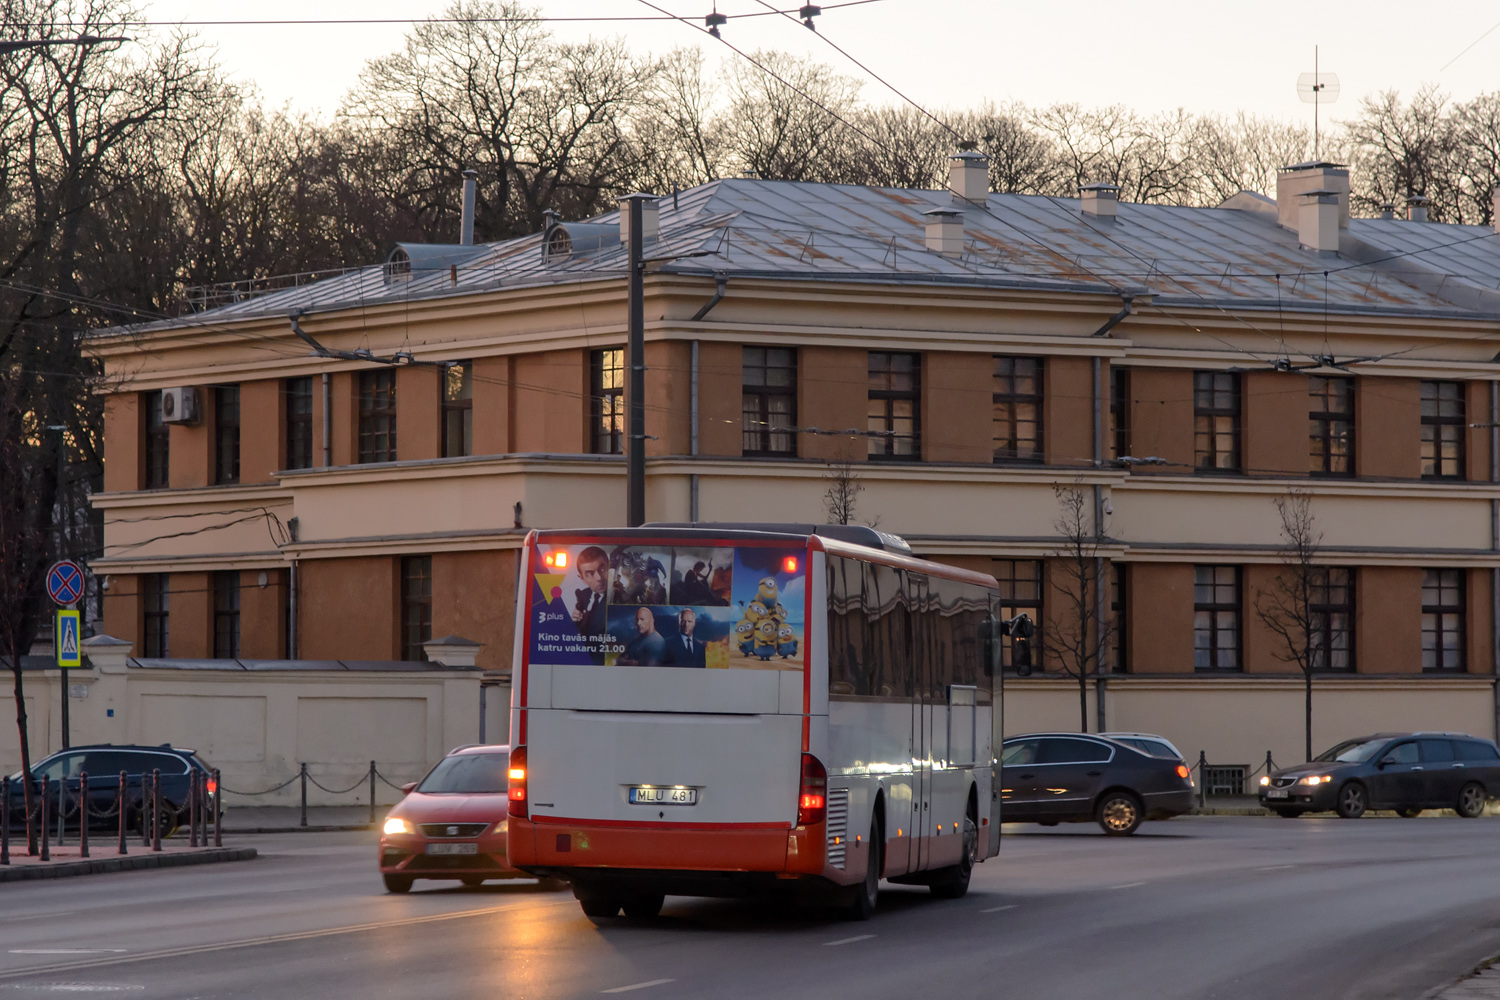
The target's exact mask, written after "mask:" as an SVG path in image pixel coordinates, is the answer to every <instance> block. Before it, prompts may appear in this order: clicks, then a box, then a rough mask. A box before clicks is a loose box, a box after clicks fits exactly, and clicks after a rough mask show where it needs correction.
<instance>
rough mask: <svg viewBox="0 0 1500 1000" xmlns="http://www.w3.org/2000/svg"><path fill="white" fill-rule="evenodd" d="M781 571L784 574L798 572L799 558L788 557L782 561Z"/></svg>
mask: <svg viewBox="0 0 1500 1000" xmlns="http://www.w3.org/2000/svg"><path fill="white" fill-rule="evenodd" d="M781 571H782V572H783V573H795V572H797V557H796V556H787V557H786V558H785V559H783V560H781Z"/></svg>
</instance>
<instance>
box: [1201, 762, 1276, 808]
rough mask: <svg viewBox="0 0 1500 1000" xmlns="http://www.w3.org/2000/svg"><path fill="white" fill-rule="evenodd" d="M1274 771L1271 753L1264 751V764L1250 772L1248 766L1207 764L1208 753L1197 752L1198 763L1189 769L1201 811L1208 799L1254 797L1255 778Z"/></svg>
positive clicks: (1274, 764)
mask: <svg viewBox="0 0 1500 1000" xmlns="http://www.w3.org/2000/svg"><path fill="white" fill-rule="evenodd" d="M1274 770H1276V761H1274V760H1272V759H1271V751H1269V750H1267V751H1266V759H1265V762H1264V763H1262V764H1260V765H1258V766H1256V768H1255V769H1254V770H1251V768H1250V765H1249V764H1210V763H1209V762H1208V751H1206V750H1199V751H1198V762H1197V763H1196V764H1194V765H1193V766H1192V768H1190V773H1196V775H1197V777H1196V779H1195V780H1196V783H1197V786H1198V807H1199V808H1200V809H1201V808H1203V806H1204V805H1205V803H1206V802H1207V800H1208V799H1209V798H1210V797H1214V798H1220V797H1235V796H1243V795H1254V794H1255V785H1254V784H1253V781H1254V779H1255V777H1256V776H1257V775H1259V774H1261V773H1262V772H1264V773H1265V774H1270V773H1271V772H1272V771H1274Z"/></svg>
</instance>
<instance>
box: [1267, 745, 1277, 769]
mask: <svg viewBox="0 0 1500 1000" xmlns="http://www.w3.org/2000/svg"><path fill="white" fill-rule="evenodd" d="M1274 770H1276V762H1275V761H1274V760H1272V759H1271V751H1269V750H1267V751H1266V774H1270V773H1271V772H1272V771H1274Z"/></svg>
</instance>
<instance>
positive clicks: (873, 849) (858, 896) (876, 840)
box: [844, 817, 885, 920]
mask: <svg viewBox="0 0 1500 1000" xmlns="http://www.w3.org/2000/svg"><path fill="white" fill-rule="evenodd" d="M884 846H885V839H884V838H883V837H882V836H881V833H880V818H879V817H876V818H874V819H872V820H870V849H869V850H868V851H866V852H865V878H864V881H863V882H861V883H860V884H859V885H857V886H854V897H853V899H851V900H850V901H849V904H848V905H847V906H845V907H844V916H846V917H848V918H849V919H850V920H869V919H870V914H872V913H874V912H875V904H876V903H877V902H879V900H880V872H881V870H882V867H883V864H884V859H883V858H882V857H881V854H882V851H883V849H884Z"/></svg>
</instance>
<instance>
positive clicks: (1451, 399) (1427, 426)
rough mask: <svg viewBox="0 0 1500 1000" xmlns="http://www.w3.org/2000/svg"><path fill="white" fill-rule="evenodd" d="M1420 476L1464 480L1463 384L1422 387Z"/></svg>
mask: <svg viewBox="0 0 1500 1000" xmlns="http://www.w3.org/2000/svg"><path fill="white" fill-rule="evenodd" d="M1422 476H1423V478H1425V479H1462V478H1463V476H1464V384H1463V383H1462V382H1423V383H1422Z"/></svg>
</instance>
